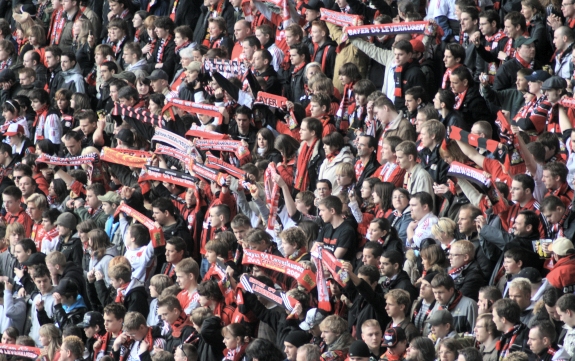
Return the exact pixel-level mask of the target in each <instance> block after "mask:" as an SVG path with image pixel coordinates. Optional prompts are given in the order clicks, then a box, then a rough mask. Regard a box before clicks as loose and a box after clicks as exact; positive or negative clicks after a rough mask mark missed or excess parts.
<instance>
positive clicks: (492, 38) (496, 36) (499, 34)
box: [485, 30, 507, 51]
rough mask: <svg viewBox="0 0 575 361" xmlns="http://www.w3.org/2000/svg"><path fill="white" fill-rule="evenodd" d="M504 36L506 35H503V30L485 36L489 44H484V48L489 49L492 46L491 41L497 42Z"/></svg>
mask: <svg viewBox="0 0 575 361" xmlns="http://www.w3.org/2000/svg"><path fill="white" fill-rule="evenodd" d="M506 36H507V35H505V32H503V30H499V31H498V32H496V33H495V34H493V35H491V36H486V37H485V40H486V41H487V42H488V43H490V44H488V45H487V46H485V50H487V51H490V50H491V48H492V46H493V43H496V42H499V41H500V40H501V39H503V38H504V37H506Z"/></svg>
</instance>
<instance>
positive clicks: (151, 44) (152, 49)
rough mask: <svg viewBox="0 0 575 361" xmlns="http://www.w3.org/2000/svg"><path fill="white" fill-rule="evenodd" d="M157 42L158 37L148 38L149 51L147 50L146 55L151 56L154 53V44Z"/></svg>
mask: <svg viewBox="0 0 575 361" xmlns="http://www.w3.org/2000/svg"><path fill="white" fill-rule="evenodd" d="M157 43H158V39H150V43H149V44H150V51H149V52H148V57H151V56H152V54H153V53H154V49H155V48H156V44H157Z"/></svg>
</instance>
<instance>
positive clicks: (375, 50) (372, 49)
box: [351, 39, 423, 139]
mask: <svg viewBox="0 0 575 361" xmlns="http://www.w3.org/2000/svg"><path fill="white" fill-rule="evenodd" d="M351 43H352V44H353V45H354V46H355V47H357V48H358V49H359V50H361V51H362V52H364V53H365V54H366V55H367V56H368V57H369V58H371V59H373V60H375V61H376V62H378V63H380V64H381V65H383V66H384V67H385V73H384V76H383V87H382V88H381V89H382V91H383V92H384V94H385V91H386V89H387V83H388V82H389V81H393V70H392V68H393V64H395V57H394V55H393V51H391V50H389V49H382V48H380V47H378V46H377V45H375V44H372V43H369V42H367V41H365V40H359V39H351ZM422 84H423V83H422ZM402 139H405V138H402Z"/></svg>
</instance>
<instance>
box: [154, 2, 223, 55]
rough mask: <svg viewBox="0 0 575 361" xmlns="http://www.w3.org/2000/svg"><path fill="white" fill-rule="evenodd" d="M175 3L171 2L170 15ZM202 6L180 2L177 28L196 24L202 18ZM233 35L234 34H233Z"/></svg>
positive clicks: (177, 13)
mask: <svg viewBox="0 0 575 361" xmlns="http://www.w3.org/2000/svg"><path fill="white" fill-rule="evenodd" d="M174 2H175V0H170V7H169V8H168V10H169V12H170V13H171V12H172V9H173V8H174ZM156 4H157V3H156ZM201 6H202V2H201V1H198V0H192V1H186V2H185V3H184V2H179V1H178V6H177V8H176V18H175V20H174V23H175V24H176V27H178V26H182V25H192V24H196V22H197V21H198V19H199V18H200V8H201ZM166 15H167V14H166ZM192 30H193V28H192ZM231 34H233V33H231ZM190 40H192V39H190ZM230 50H231V49H230Z"/></svg>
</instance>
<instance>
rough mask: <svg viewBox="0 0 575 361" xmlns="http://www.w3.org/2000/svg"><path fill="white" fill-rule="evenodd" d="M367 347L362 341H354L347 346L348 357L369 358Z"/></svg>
mask: <svg viewBox="0 0 575 361" xmlns="http://www.w3.org/2000/svg"><path fill="white" fill-rule="evenodd" d="M370 356H371V354H370V352H369V347H367V344H366V343H365V342H364V341H362V340H357V341H354V342H353V343H352V344H351V346H349V357H370Z"/></svg>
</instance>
